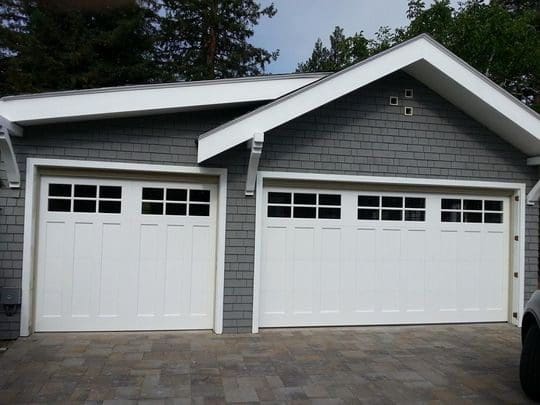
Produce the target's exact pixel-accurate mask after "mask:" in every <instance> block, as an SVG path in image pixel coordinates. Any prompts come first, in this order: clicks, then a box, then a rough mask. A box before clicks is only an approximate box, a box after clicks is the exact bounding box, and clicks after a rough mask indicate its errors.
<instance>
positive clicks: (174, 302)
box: [163, 225, 191, 317]
mask: <svg viewBox="0 0 540 405" xmlns="http://www.w3.org/2000/svg"><path fill="white" fill-rule="evenodd" d="M188 232H189V230H188V229H186V226H184V225H169V226H167V247H166V249H167V252H166V265H165V281H164V288H165V294H164V296H163V314H164V315H165V316H177V317H178V316H181V315H186V314H187V313H188V312H189V303H190V300H191V288H188V286H190V285H191V272H188V271H186V272H180V271H178V269H180V268H191V255H190V254H189V253H190V252H188V251H187V249H186V248H187V244H185V243H183V241H185V240H186V239H187V238H188V237H189V234H188Z"/></svg>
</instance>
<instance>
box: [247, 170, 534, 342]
mask: <svg viewBox="0 0 540 405" xmlns="http://www.w3.org/2000/svg"><path fill="white" fill-rule="evenodd" d="M265 180H283V181H291V180H295V181H313V182H319V183H320V184H322V187H324V184H325V183H327V184H328V183H332V182H340V183H351V184H372V185H388V186H392V185H393V186H404V185H408V186H424V187H444V188H448V189H462V190H463V189H491V190H501V191H503V190H504V191H509V192H513V197H518V200H519V203H517V204H516V205H515V206H514V210H513V214H512V228H511V231H510V232H511V242H510V247H509V248H510V254H511V257H512V264H511V266H512V268H513V271H515V269H516V268H517V272H518V278H517V279H515V278H512V279H511V283H510V288H511V290H510V291H511V294H510V296H511V297H512V298H511V300H510V303H509V304H510V305H509V308H510V311H509V314H508V321H509V322H512V323H513V324H516V325H518V326H521V318H522V316H523V310H524V305H525V304H524V300H525V243H526V241H525V207H526V185H525V184H524V183H506V182H490V181H469V180H447V179H428V178H408V177H382V176H354V175H333V174H315V173H296V172H267V171H260V172H259V173H258V175H257V190H259V192H258V193H257V195H256V202H255V252H254V274H253V318H252V332H253V333H258V331H259V309H260V307H259V300H260V277H261V251H262V218H263V216H264V214H263V213H264V206H263V201H264V198H263V196H262V192H263V185H264V181H265ZM513 235H519V240H518V241H514V239H513ZM509 276H510V275H509ZM512 291H514V292H512ZM515 291H518V293H517V295H518V299H517V300H516V299H515ZM516 306H517V308H516ZM512 312H517V314H518V317H517V319H514V318H512Z"/></svg>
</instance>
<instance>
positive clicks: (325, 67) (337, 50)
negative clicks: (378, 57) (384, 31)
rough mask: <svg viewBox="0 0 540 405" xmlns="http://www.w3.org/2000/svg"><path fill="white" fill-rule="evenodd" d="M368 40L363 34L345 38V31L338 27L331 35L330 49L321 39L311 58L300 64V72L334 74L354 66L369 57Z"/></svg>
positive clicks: (298, 69) (316, 44)
mask: <svg viewBox="0 0 540 405" xmlns="http://www.w3.org/2000/svg"><path fill="white" fill-rule="evenodd" d="M368 54H369V50H368V40H367V39H366V38H365V37H364V35H363V34H362V32H360V33H356V34H354V35H353V36H351V37H347V36H345V34H344V33H343V29H342V28H340V27H336V28H335V29H334V32H333V33H332V34H330V48H327V47H326V46H324V45H323V43H322V41H321V39H320V38H319V39H318V40H317V42H316V43H315V48H314V49H313V53H312V55H311V57H310V58H309V59H308V60H307V61H306V62H303V63H300V64H298V68H297V71H298V72H315V71H320V72H321V71H324V72H333V71H336V70H340V69H342V68H343V67H346V66H349V65H352V64H353V63H356V62H358V61H359V60H361V59H364V58H366V57H367V56H368Z"/></svg>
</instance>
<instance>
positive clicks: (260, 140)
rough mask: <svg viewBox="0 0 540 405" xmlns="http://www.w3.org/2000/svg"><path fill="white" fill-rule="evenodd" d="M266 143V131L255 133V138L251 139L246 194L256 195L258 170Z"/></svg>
mask: <svg viewBox="0 0 540 405" xmlns="http://www.w3.org/2000/svg"><path fill="white" fill-rule="evenodd" d="M263 144H264V133H263V132H258V133H255V134H253V138H252V139H251V140H250V141H249V144H248V147H249V148H250V150H251V152H250V155H249V165H248V172H247V178H246V195H247V196H253V195H255V185H256V182H257V170H259V160H260V159H261V153H262V149H263Z"/></svg>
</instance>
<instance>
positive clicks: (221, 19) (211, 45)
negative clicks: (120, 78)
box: [159, 0, 278, 80]
mask: <svg viewBox="0 0 540 405" xmlns="http://www.w3.org/2000/svg"><path fill="white" fill-rule="evenodd" d="M163 11H164V18H162V20H161V37H160V44H159V48H160V50H161V62H162V64H163V67H164V70H165V71H166V72H167V73H168V74H169V76H170V77H171V78H173V79H185V80H201V79H214V78H225V77H239V76H250V75H256V74H260V73H262V72H263V71H264V68H265V66H266V65H267V64H268V63H270V62H271V61H272V60H275V59H276V58H277V56H278V52H277V51H274V52H269V51H267V50H265V49H262V48H257V47H255V46H253V45H252V44H250V43H249V42H248V39H249V38H251V37H252V36H253V34H254V31H253V28H254V26H255V25H257V23H258V21H259V19H260V18H262V17H269V18H271V17H273V16H274V15H275V14H276V9H275V7H274V5H273V4H272V5H270V6H268V7H265V8H261V6H260V5H259V4H258V2H257V1H255V0H229V1H219V0H163Z"/></svg>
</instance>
